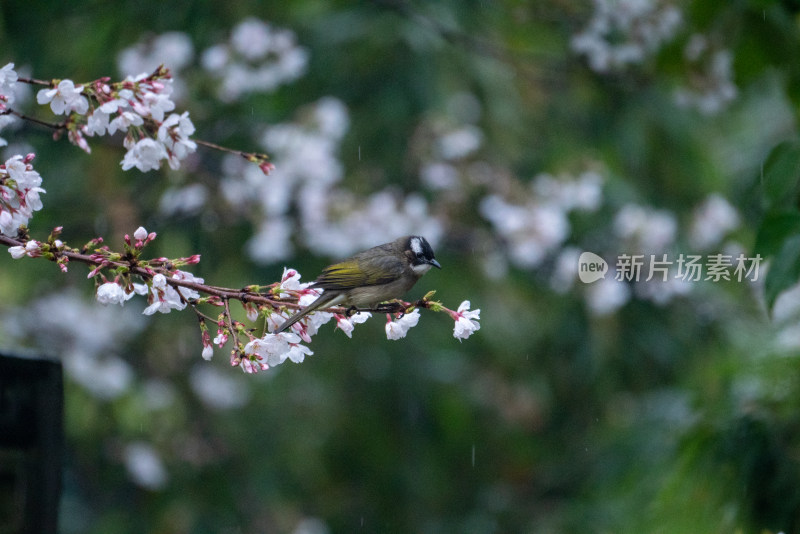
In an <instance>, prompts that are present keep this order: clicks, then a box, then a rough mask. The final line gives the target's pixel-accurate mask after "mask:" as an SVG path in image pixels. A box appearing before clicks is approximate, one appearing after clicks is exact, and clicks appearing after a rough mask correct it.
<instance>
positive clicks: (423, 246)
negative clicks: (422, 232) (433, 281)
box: [406, 235, 442, 273]
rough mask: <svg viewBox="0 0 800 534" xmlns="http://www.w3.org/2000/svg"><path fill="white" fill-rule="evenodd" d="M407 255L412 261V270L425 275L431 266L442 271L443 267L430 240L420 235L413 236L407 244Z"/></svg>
mask: <svg viewBox="0 0 800 534" xmlns="http://www.w3.org/2000/svg"><path fill="white" fill-rule="evenodd" d="M406 253H407V254H408V256H409V258H410V259H411V268H412V269H414V270H415V271H418V272H421V273H425V272H426V271H427V270H428V269H430V268H431V266H434V267H436V268H437V269H441V268H442V266H441V265H439V262H438V261H436V258H435V257H434V255H433V249H432V248H431V245H430V243H428V240H427V239H425V238H424V237H422V236H419V235H412V236H410V237H409V238H408V243H406Z"/></svg>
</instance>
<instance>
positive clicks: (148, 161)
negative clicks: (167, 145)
mask: <svg viewBox="0 0 800 534" xmlns="http://www.w3.org/2000/svg"><path fill="white" fill-rule="evenodd" d="M166 157H167V152H166V150H165V149H164V145H162V144H161V143H159V142H157V141H155V140H154V139H150V138H147V137H146V138H144V139H141V140H140V141H138V142H137V143H135V144H134V145H133V146H132V147H130V148H129V149H128V152H126V153H125V157H124V158H123V159H122V163H121V165H122V170H123V171H127V170H129V169H131V168H133V167H136V168H137V169H139V170H140V171H142V172H147V171H149V170H155V169H158V168H159V167H160V166H161V160H162V159H164V158H166Z"/></svg>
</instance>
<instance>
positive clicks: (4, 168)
mask: <svg viewBox="0 0 800 534" xmlns="http://www.w3.org/2000/svg"><path fill="white" fill-rule="evenodd" d="M32 160H33V154H30V155H28V156H26V157H24V158H23V157H22V156H20V155H17V156H13V157H11V158H9V159H8V160H6V162H5V163H4V164H3V165H0V234H5V235H7V236H10V237H14V236H16V234H17V229H18V228H19V227H20V226H22V225H27V224H28V221H29V220H30V219H31V217H33V212H34V211H38V210H40V209H42V200H41V198H40V196H39V195H40V194H42V193H44V192H45V190H44V189H42V188H41V187H40V186H41V185H42V177H41V176H40V175H39V173H38V172H36V171H35V170H34V169H33V165H31V163H30V162H31V161H32Z"/></svg>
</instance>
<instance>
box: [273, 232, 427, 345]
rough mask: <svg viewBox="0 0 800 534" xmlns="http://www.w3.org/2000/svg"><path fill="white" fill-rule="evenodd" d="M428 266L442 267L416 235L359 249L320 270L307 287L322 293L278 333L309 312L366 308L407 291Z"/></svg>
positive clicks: (425, 242) (422, 238)
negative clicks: (322, 309) (341, 306)
mask: <svg viewBox="0 0 800 534" xmlns="http://www.w3.org/2000/svg"><path fill="white" fill-rule="evenodd" d="M431 267H436V268H437V269H441V268H442V266H441V265H439V262H438V261H436V258H434V256H433V249H432V248H431V245H430V244H429V243H428V241H427V240H426V239H425V238H424V237H422V236H418V235H411V236H405V237H400V238H397V239H395V240H394V241H392V242H391V243H384V244H383V245H378V246H377V247H372V248H371V249H369V250H365V251H364V252H359V253H358V254H355V255H354V256H351V257H349V258H347V259H346V260H343V261H341V262H339V263H334V264H333V265H329V266H328V267H325V269H323V270H322V274H321V275H319V277H317V279H316V280H315V281H314V283H313V284H311V286H310V287H315V288H319V289H323V290H324V291H323V293H322V295H320V296H319V297H318V298H317V300H315V301H314V302H312V303H311V304H309V305H308V306H307V307H305V308H304V309H303V310H301V311H299V312H297V313H296V314H294V315H293V316H292V317H291V318H290V319H289V320H287V321H286V322H285V323H283V324H282V325H281V326H280V328H278V329H277V330H276V331H275V333H276V334H277V333H280V332H283V331H284V330H286V329H287V328H289V327H290V326H292V325H293V324H294V323H296V322H297V321H299V320H300V319H302V318H303V317H305V316H306V315H308V314H309V313H311V312H313V311H315V310H318V309H320V308H325V307H328V306H339V305H343V306H347V307H351V306H355V307H369V306H373V305H375V304H378V303H380V302H384V301H386V300H391V299H396V298H398V297H400V296H401V295H403V294H405V293H406V292H407V291H408V290H410V289H411V288H412V287H413V286H414V284H416V283H417V280H419V279H420V278H421V277H422V275H423V274H425V273H427V272H428V271H429V270H430V268H431Z"/></svg>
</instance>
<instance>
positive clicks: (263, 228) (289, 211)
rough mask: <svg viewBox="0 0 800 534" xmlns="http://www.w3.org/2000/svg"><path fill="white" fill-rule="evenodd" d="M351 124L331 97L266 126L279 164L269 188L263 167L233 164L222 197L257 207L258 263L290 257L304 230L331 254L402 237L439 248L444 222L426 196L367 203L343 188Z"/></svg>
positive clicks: (252, 244)
mask: <svg viewBox="0 0 800 534" xmlns="http://www.w3.org/2000/svg"><path fill="white" fill-rule="evenodd" d="M348 126H349V117H348V113H347V109H346V108H345V106H344V104H342V102H341V101H339V100H337V99H335V98H330V97H326V98H322V99H321V100H319V101H317V102H315V103H314V104H312V105H310V106H308V107H307V108H306V109H304V110H302V112H301V113H300V118H299V119H298V121H297V122H291V123H282V124H276V125H273V126H270V127H269V128H267V130H266V131H265V132H264V136H263V139H262V144H263V146H264V148H265V149H266V150H267V152H268V153H269V154H270V155H271V159H272V161H273V162H274V163H275V166H276V168H275V170H274V171H272V172H271V173H270V176H269V187H264V186H263V183H264V176H263V174H262V173H260V172H258V169H253V168H249V167H252V166H249V167H248V166H247V165H245V164H244V163H242V162H241V161H240V160H239V159H230V160H228V162H227V164H226V178H225V179H223V181H222V185H221V188H222V193H223V195H224V196H225V198H226V199H227V200H228V202H230V203H231V205H234V206H237V207H238V208H240V209H241V208H242V207H250V208H255V209H249V210H248V211H249V212H251V213H256V214H257V215H258V218H257V219H256V220H255V221H254V222H255V225H256V233H255V235H254V236H253V237H252V238H251V239H250V241H249V242H248V244H247V251H248V253H249V254H250V256H251V257H252V258H253V259H254V260H256V261H258V262H261V263H270V262H275V261H279V260H282V259H286V258H288V257H290V256H291V255H292V253H293V248H292V238H293V237H297V232H296V228H298V227H299V228H300V229H301V230H302V233H301V235H300V236H299V237H301V238H302V239H303V241H304V244H305V245H306V246H308V247H309V248H311V249H313V250H314V251H315V252H317V253H319V254H325V255H329V256H331V257H342V256H346V255H348V254H351V253H353V252H355V251H358V250H362V249H365V248H368V247H371V246H374V245H375V243H382V242H387V241H391V240H393V239H395V238H396V237H397V236H398V235H403V234H409V235H410V234H420V235H425V236H426V238H427V239H428V240H429V241H430V242H431V243H432V244H434V245H435V244H436V242H437V241H438V240H439V238H440V236H441V235H442V227H441V223H440V222H439V221H438V220H437V219H435V218H434V217H433V216H432V215H431V214H430V211H429V209H428V203H427V202H426V201H425V200H424V199H423V198H422V197H421V196H419V195H414V194H412V195H408V196H403V195H401V194H400V193H399V192H396V191H394V190H393V189H384V190H381V191H377V192H374V193H372V194H371V195H369V196H367V197H366V198H365V199H362V198H361V197H360V196H358V195H356V194H354V193H352V192H350V191H347V190H345V189H344V188H342V187H340V184H341V181H342V178H343V174H344V171H343V168H342V164H341V162H340V161H339V159H338V157H337V152H338V149H339V145H340V143H341V140H342V138H343V137H344V134H345V133H346V132H347V130H348ZM254 193H255V194H254ZM295 212H296V215H295ZM293 217H299V219H300V220H299V222H295V220H294V219H293Z"/></svg>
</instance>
